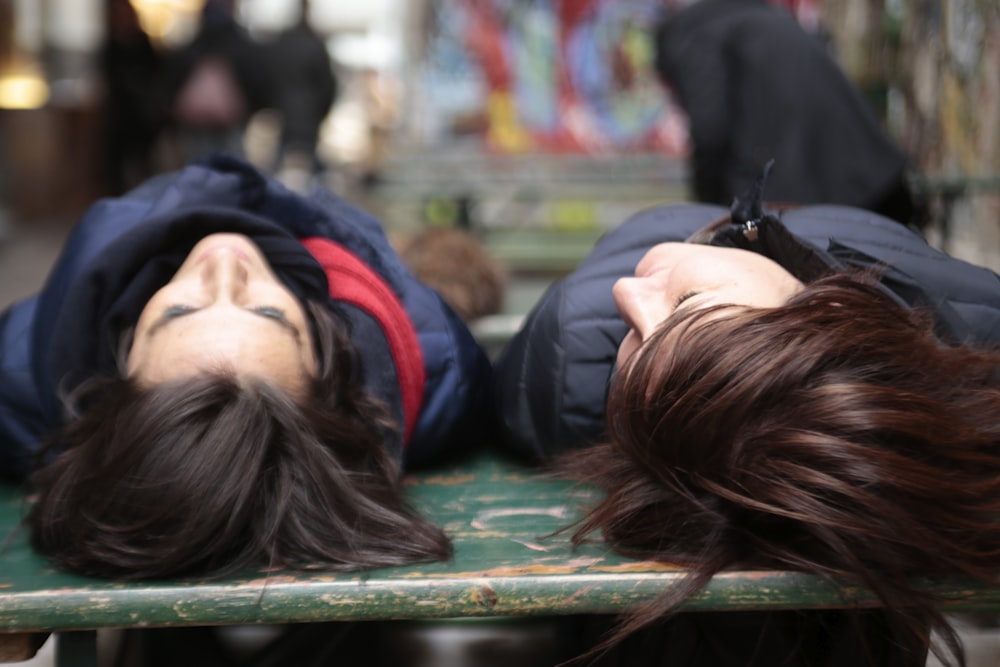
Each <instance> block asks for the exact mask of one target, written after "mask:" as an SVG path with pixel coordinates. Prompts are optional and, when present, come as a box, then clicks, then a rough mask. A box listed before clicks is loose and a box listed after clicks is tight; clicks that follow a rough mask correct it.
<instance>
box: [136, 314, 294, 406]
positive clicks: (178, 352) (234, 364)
mask: <svg viewBox="0 0 1000 667" xmlns="http://www.w3.org/2000/svg"><path fill="white" fill-rule="evenodd" d="M306 339H308V336H307V337H306ZM310 358H311V351H310V349H309V347H308V346H307V345H306V344H305V343H303V339H302V338H300V337H297V336H295V335H294V333H292V332H291V331H290V330H288V329H287V328H285V327H283V326H281V325H280V324H278V323H277V322H275V321H274V320H271V319H269V318H264V317H260V316H257V315H255V314H253V313H250V312H246V311H241V310H239V309H234V310H227V311H213V310H212V309H208V310H205V311H198V312H195V313H191V314H190V315H186V316H184V317H181V318H178V319H175V320H170V321H169V322H167V323H166V324H165V325H164V326H162V327H161V328H159V329H158V330H156V331H155V332H153V333H152V334H151V335H148V336H145V337H143V338H139V339H137V340H136V341H135V344H133V348H132V351H131V353H130V355H129V364H128V366H129V373H130V374H132V375H135V376H137V377H138V378H140V379H141V380H143V381H144V382H149V383H159V382H163V381H166V380H171V379H177V378H182V377H187V376H191V375H197V374H199V373H202V372H206V371H215V370H220V369H224V370H226V371H230V372H233V373H235V374H237V375H244V374H247V375H253V376H257V377H262V378H265V379H269V380H272V381H275V382H277V383H278V384H280V385H282V386H284V387H286V388H287V389H290V390H291V389H297V388H299V387H301V386H302V385H303V384H304V382H305V380H306V378H307V377H308V375H309V373H308V368H309V361H308V360H309V359H310Z"/></svg>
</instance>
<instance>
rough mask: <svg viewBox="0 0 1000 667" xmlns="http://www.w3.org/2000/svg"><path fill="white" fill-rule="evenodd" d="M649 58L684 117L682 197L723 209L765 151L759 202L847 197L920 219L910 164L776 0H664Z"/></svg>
mask: <svg viewBox="0 0 1000 667" xmlns="http://www.w3.org/2000/svg"><path fill="white" fill-rule="evenodd" d="M654 38H655V47H656V61H655V66H656V70H657V73H658V75H659V76H660V78H661V81H662V82H663V83H664V85H665V86H667V87H668V88H669V89H670V90H672V91H673V93H674V94H675V96H676V98H677V100H678V102H679V103H680V105H681V106H682V107H683V108H684V111H685V112H686V114H687V116H688V124H689V127H690V134H691V143H692V146H693V155H692V165H691V166H692V171H693V190H694V196H695V198H696V199H697V200H698V201H701V202H706V203H713V204H722V205H726V206H728V205H729V204H730V203H732V201H733V199H734V197H735V196H736V195H738V194H740V193H743V192H745V191H746V190H747V188H748V187H749V186H750V185H751V184H752V183H753V182H754V180H755V179H756V177H757V175H758V173H759V169H760V165H761V164H763V163H764V162H766V161H767V160H769V159H772V158H773V159H775V161H776V166H775V169H774V171H773V173H772V174H771V176H770V180H769V182H768V196H769V198H770V199H771V201H774V202H782V203H827V204H845V205H850V206H857V207H860V208H864V209H867V210H870V211H875V212H877V213H880V214H882V215H885V216H887V217H890V218H892V219H893V220H896V221H897V222H901V223H904V224H913V225H915V226H917V227H921V226H923V225H924V223H925V213H924V210H923V206H922V205H921V204H920V203H919V202H917V201H916V200H915V197H914V193H913V192H911V189H910V186H909V183H908V175H909V172H910V171H911V169H912V166H911V164H910V162H909V161H908V159H907V157H906V155H904V154H903V152H902V151H901V150H900V149H899V148H898V147H897V146H896V145H895V144H894V143H893V141H892V140H891V139H890V137H889V136H888V135H887V133H886V131H885V129H884V128H883V126H882V124H881V122H880V121H879V119H878V117H877V116H876V115H875V113H874V111H873V109H872V107H871V105H870V103H869V102H868V100H867V99H865V98H864V97H863V96H862V95H861V93H860V92H859V91H858V89H857V88H856V87H855V86H854V85H853V84H852V83H851V82H850V81H849V80H848V79H847V77H846V76H845V74H844V72H843V71H842V70H841V69H840V67H839V66H838V65H837V63H836V62H834V60H833V59H832V58H831V56H830V54H829V52H828V49H827V46H826V44H825V43H824V42H823V40H822V39H821V38H819V37H818V36H816V35H813V34H810V33H808V32H806V30H804V29H803V28H802V26H801V25H800V24H799V23H798V21H796V19H795V17H794V16H793V15H792V14H791V12H789V11H788V10H787V9H785V8H781V7H773V6H769V5H768V3H767V2H766V1H765V0H695V1H693V2H692V1H691V0H672V1H671V2H669V3H668V9H667V10H665V14H664V18H663V20H662V21H661V22H660V24H659V25H658V26H657V28H656V31H655V37H654Z"/></svg>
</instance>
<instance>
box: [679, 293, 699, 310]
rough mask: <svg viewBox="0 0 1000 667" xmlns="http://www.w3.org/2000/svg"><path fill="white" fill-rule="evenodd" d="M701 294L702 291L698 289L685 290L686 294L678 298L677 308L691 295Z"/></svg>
mask: <svg viewBox="0 0 1000 667" xmlns="http://www.w3.org/2000/svg"><path fill="white" fill-rule="evenodd" d="M699 294H700V292H698V291H696V290H691V291H690V292H685V293H684V294H682V295H681V298H679V299H677V304H676V305H675V306H674V308H677V306H679V305H681V304H682V303H684V302H685V301H687V300H688V299H690V298H691V297H693V296H698V295H699Z"/></svg>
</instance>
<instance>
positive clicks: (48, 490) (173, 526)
mask: <svg viewBox="0 0 1000 667" xmlns="http://www.w3.org/2000/svg"><path fill="white" fill-rule="evenodd" d="M307 309H308V312H309V314H310V316H311V319H312V321H313V327H314V334H315V337H316V346H315V347H316V350H317V357H318V359H317V364H318V369H319V370H318V373H317V376H316V378H315V379H314V380H313V381H312V383H311V387H310V390H309V392H308V397H306V398H304V399H302V400H295V399H293V398H292V397H290V396H289V395H288V393H287V392H285V391H283V390H281V389H280V388H278V387H276V386H274V385H272V384H270V383H268V382H267V381H266V380H258V379H248V378H243V377H237V376H236V375H234V374H232V373H226V372H217V373H213V374H206V375H204V376H201V377H197V378H192V379H186V380H178V381H173V382H167V383H162V384H160V385H158V386H155V387H152V388H143V387H140V386H139V385H138V384H137V383H136V382H135V381H134V380H131V379H128V378H117V379H114V380H111V381H110V382H108V383H101V384H99V385H96V386H95V387H93V388H91V390H90V391H85V392H83V394H82V395H81V396H80V397H78V401H77V402H80V401H85V400H86V399H88V398H92V396H93V395H94V393H95V392H98V393H99V395H98V397H97V398H96V399H93V405H91V406H88V408H87V409H86V411H85V412H84V413H82V414H81V415H80V416H79V417H77V418H75V419H73V420H71V421H70V422H69V423H68V424H67V426H66V427H65V428H64V429H63V430H62V432H61V433H59V434H58V436H57V438H55V440H54V441H53V442H54V443H55V444H56V445H57V446H58V447H59V448H61V449H64V451H62V452H61V453H60V454H59V455H58V456H57V457H56V458H55V459H54V460H53V461H52V462H51V463H50V464H48V465H46V466H44V467H42V468H41V469H40V470H39V471H38V472H37V473H36V474H35V475H34V476H33V477H32V479H31V484H32V487H33V489H34V490H35V491H36V492H37V501H36V502H35V503H34V504H33V506H32V508H31V509H30V512H29V515H28V519H27V521H28V524H29V526H30V529H31V536H32V542H33V544H34V546H35V548H36V549H37V550H38V551H39V552H41V553H42V554H44V555H45V556H47V557H49V558H50V559H51V560H52V561H53V562H55V563H56V564H57V565H58V566H60V567H62V568H65V569H68V570H71V571H74V572H79V573H82V574H86V575H91V576H98V577H109V578H117V579H147V578H157V577H167V576H174V575H188V574H190V575H224V574H228V573H232V572H236V571H239V570H243V569H246V568H250V567H261V566H278V567H291V568H322V569H330V570H358V569H367V568H373V567H381V566H389V565H399V564H404V563H411V562H416V561H425V560H439V559H444V558H447V557H448V556H449V555H450V553H451V545H450V543H449V541H448V539H447V538H446V537H445V535H444V533H443V532H442V531H441V530H440V528H438V527H436V526H434V525H433V524H431V523H430V522H429V521H427V520H426V519H424V518H422V517H420V516H419V515H418V514H417V513H416V512H415V511H413V510H412V509H411V508H410V507H409V506H408V505H407V503H406V502H405V500H404V498H403V495H402V492H401V480H400V475H401V472H400V467H399V464H398V463H397V462H396V460H395V459H394V458H393V457H392V456H391V455H390V453H389V452H388V451H387V448H386V447H385V445H384V444H383V434H384V432H385V429H388V428H393V426H392V424H391V423H390V421H389V420H388V418H387V417H386V411H385V410H384V408H383V407H382V406H381V405H379V404H378V403H376V401H374V400H373V399H372V398H371V397H370V396H368V395H366V394H365V393H363V392H362V391H361V389H360V388H359V385H358V382H357V380H356V374H355V373H354V372H353V370H352V369H353V368H354V367H355V365H356V364H355V362H354V360H353V356H352V351H351V347H350V344H349V342H348V340H347V337H346V335H345V334H344V333H343V331H342V326H341V325H340V324H339V323H338V321H337V320H336V319H335V318H334V316H333V314H332V313H331V312H330V311H329V309H328V308H327V307H326V306H324V305H319V304H307Z"/></svg>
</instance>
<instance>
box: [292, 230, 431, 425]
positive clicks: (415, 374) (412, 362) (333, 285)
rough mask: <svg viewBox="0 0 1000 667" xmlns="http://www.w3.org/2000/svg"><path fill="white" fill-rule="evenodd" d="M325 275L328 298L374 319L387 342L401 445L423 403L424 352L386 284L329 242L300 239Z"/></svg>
mask: <svg viewBox="0 0 1000 667" xmlns="http://www.w3.org/2000/svg"><path fill="white" fill-rule="evenodd" d="M301 242H302V245H303V246H305V248H306V250H308V251H309V253H310V254H311V255H312V256H313V257H315V258H316V261H318V262H319V263H320V266H322V267H323V270H324V271H325V272H326V277H327V280H328V281H329V283H330V296H331V297H332V298H334V299H337V300H339V301H345V302H347V303H350V304H352V305H354V306H357V307H358V308H360V309H361V310H363V311H364V312H366V313H367V314H368V315H370V316H371V317H373V318H374V319H375V321H376V322H378V324H379V326H380V327H381V328H382V331H383V333H384V334H385V337H386V340H388V342H389V352H390V354H391V355H392V361H393V363H394V364H395V366H396V375H397V377H398V378H399V388H400V394H401V395H402V398H403V443H404V444H405V443H406V442H408V441H409V440H410V436H411V435H412V434H413V429H414V427H415V426H416V424H417V417H418V416H419V414H420V406H421V405H422V404H423V400H424V381H425V379H426V371H425V369H424V357H423V352H422V351H421V349H420V342H419V341H418V340H417V332H416V329H415V328H414V326H413V322H411V321H410V317H409V315H408V314H407V312H406V309H405V308H403V304H402V302H401V301H400V300H399V297H398V296H396V293H395V292H394V291H393V290H392V288H391V287H390V286H389V284H388V283H387V282H386V281H385V280H384V279H383V278H382V276H380V275H379V274H378V273H376V272H375V271H373V270H372V269H371V267H369V266H368V265H367V264H365V263H364V262H363V261H361V259H360V258H358V256H357V255H355V254H354V253H352V252H351V251H350V250H348V249H347V248H345V247H343V246H342V245H340V244H338V243H335V242H333V241H331V240H329V239H325V238H319V237H311V238H307V239H301Z"/></svg>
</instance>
